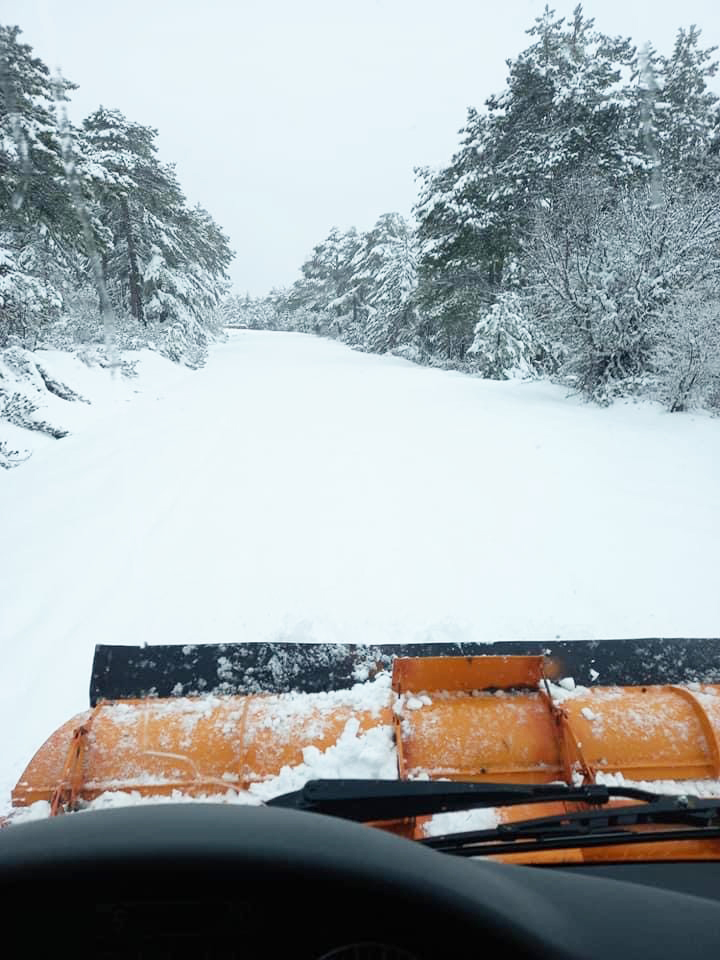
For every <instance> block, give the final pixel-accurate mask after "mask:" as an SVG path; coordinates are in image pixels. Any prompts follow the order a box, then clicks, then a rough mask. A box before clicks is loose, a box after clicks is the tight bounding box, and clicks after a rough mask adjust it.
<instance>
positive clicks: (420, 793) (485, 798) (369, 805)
mask: <svg viewBox="0 0 720 960" xmlns="http://www.w3.org/2000/svg"><path fill="white" fill-rule="evenodd" d="M611 797H627V798H629V799H633V800H645V801H654V800H656V799H657V797H658V795H657V794H655V793H650V792H649V791H647V790H639V789H635V788H634V787H604V786H599V785H596V784H591V785H588V786H580V787H571V786H568V784H565V783H541V784H517V783H464V782H457V781H446V780H443V781H440V780H310V781H308V782H307V783H306V784H305V786H304V787H303V788H302V789H301V790H296V791H294V792H292V793H284V794H283V795H282V796H279V797H274V798H273V799H272V800H268V801H267V805H268V806H274V807H290V808H292V809H295V810H308V811H310V812H312V813H325V814H329V815H330V816H333V817H342V818H343V819H344V820H357V821H360V822H365V823H367V822H369V821H376V820H400V819H402V818H403V817H417V816H422V815H424V814H433V813H448V812H450V811H454V810H473V809H479V808H483V807H507V806H513V805H515V804H523V803H550V802H553V801H559V802H563V801H566V802H569V803H589V804H592V805H594V806H599V805H602V804H606V803H608V802H609V800H610V798H611Z"/></svg>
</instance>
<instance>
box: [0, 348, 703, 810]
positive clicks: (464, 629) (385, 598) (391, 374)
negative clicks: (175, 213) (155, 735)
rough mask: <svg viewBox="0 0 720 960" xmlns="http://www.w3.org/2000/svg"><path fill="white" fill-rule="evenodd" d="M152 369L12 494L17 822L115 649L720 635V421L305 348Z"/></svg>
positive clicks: (6, 617) (8, 533) (8, 596)
mask: <svg viewBox="0 0 720 960" xmlns="http://www.w3.org/2000/svg"><path fill="white" fill-rule="evenodd" d="M48 363H50V359H49V360H48ZM150 366H152V375H151V374H150V373H149V372H148V373H146V374H145V375H144V376H143V375H141V376H140V378H139V379H138V380H137V381H134V382H132V389H131V388H129V387H128V388H127V390H126V394H127V396H123V397H121V398H118V396H117V395H116V393H117V391H116V392H115V393H113V397H112V402H110V401H109V400H107V399H106V401H105V406H103V403H102V402H100V401H98V403H97V404H95V406H94V407H93V410H92V416H90V415H88V416H87V418H86V420H83V419H82V417H80V416H79V414H78V415H77V426H76V427H74V429H73V433H72V435H71V436H69V437H68V438H66V439H64V440H61V441H52V442H49V443H48V444H46V445H45V446H44V447H43V449H41V450H39V451H38V452H36V454H35V456H34V457H33V458H32V459H31V460H30V461H29V462H28V463H26V464H24V465H22V466H21V467H19V468H18V469H16V470H13V471H9V472H2V474H1V475H0V531H1V535H2V550H1V551H0V642H1V649H0V676H1V679H0V731H1V732H0V813H1V812H2V808H3V806H4V803H5V800H6V797H7V790H8V789H9V787H10V786H11V784H12V783H13V782H14V780H15V778H16V777H17V775H18V774H19V772H20V770H21V769H22V766H23V764H24V762H26V761H27V760H28V759H29V758H30V756H31V754H32V752H33V751H34V749H35V748H36V747H37V746H38V745H39V743H40V742H41V741H42V740H43V739H44V738H45V736H47V735H48V734H49V733H50V732H51V730H52V729H54V728H55V727H56V726H58V725H59V724H60V723H61V722H62V721H64V720H65V719H67V718H68V717H69V716H71V715H72V714H73V713H76V712H78V711H79V710H82V709H83V708H84V707H85V706H86V705H87V687H88V682H89V675H90V664H91V660H92V650H93V646H94V644H95V643H96V642H104V643H143V642H147V643H149V644H153V643H186V642H203V641H215V642H217V641H233V640H255V639H257V640H272V639H284V640H319V641H333V640H336V641H357V642H373V641H377V642H390V641H396V642H410V641H415V640H418V641H420V640H431V639H432V640H468V641H471V640H491V639H511V638H552V637H556V636H560V637H563V638H570V639H572V638H581V637H599V636H606V637H617V636H670V635H675V636H686V637H689V636H708V635H714V636H717V635H718V634H720V590H719V589H718V583H720V561H719V560H718V544H719V543H720V421H718V420H717V419H712V418H711V417H709V416H707V415H705V414H692V415H669V414H667V413H664V412H663V411H662V410H660V409H659V408H658V407H656V406H654V405H650V404H629V403H621V404H617V405H615V406H614V407H612V408H610V409H607V410H604V409H599V408H596V407H592V406H589V405H587V404H584V403H582V402H581V401H579V400H577V399H568V398H567V397H566V395H565V391H563V390H562V389H561V388H558V387H555V386H552V385H549V384H545V383H519V382H509V383H494V382H487V381H482V380H479V379H475V378H472V377H467V376H462V375H460V374H454V373H448V372H442V371H437V370H430V369H426V368H421V367H417V366H414V365H412V364H410V363H407V362H405V361H403V360H400V359H397V358H391V357H374V356H368V355H363V354H360V353H354V352H352V351H350V350H349V349H347V348H346V347H344V346H342V345H340V344H338V343H334V342H329V341H324V340H318V339H314V338H310V337H304V336H302V335H299V334H278V333H249V332H240V333H233V334H231V336H230V340H229V342H228V343H225V344H220V345H217V346H215V347H214V348H213V350H212V352H211V357H210V360H209V362H208V364H207V366H206V367H205V368H204V369H202V370H200V371H197V372H192V371H187V370H182V369H180V368H177V367H173V366H172V365H170V364H169V363H165V362H164V361H162V362H161V361H159V360H158V361H157V363H154V364H150ZM102 375H103V376H109V375H108V374H106V373H103V374H102ZM71 385H72V383H71ZM130 398H131V402H129V403H126V402H124V401H125V400H126V399H130ZM62 403H63V401H57V404H62ZM70 406H77V405H69V406H68V409H69V408H70ZM83 416H84V414H83Z"/></svg>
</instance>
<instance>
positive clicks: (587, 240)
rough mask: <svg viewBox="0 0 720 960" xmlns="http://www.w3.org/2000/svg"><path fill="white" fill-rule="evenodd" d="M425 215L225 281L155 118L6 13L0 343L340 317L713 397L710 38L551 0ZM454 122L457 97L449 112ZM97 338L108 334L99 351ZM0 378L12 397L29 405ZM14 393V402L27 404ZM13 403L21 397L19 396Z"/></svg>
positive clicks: (363, 329) (506, 368) (718, 389)
mask: <svg viewBox="0 0 720 960" xmlns="http://www.w3.org/2000/svg"><path fill="white" fill-rule="evenodd" d="M527 34H528V37H529V45H528V46H527V48H526V49H525V50H523V51H522V52H521V53H520V54H519V55H518V56H517V57H515V58H514V59H511V60H508V61H507V79H506V85H505V87H504V89H503V90H501V91H500V92H498V93H496V94H493V95H491V96H489V97H488V98H487V99H486V101H485V102H484V104H482V106H478V107H475V106H473V107H470V108H469V109H468V111H467V116H466V119H465V122H464V126H463V127H462V129H461V130H460V132H459V143H458V145H457V149H456V152H455V153H454V155H453V156H452V157H451V158H450V159H449V162H448V163H447V165H446V166H444V167H441V168H440V169H427V168H418V169H416V179H417V199H416V202H415V205H414V208H413V210H412V214H411V216H403V215H401V214H400V213H397V212H389V213H386V214H383V215H382V216H380V217H378V218H377V222H376V223H375V225H374V226H373V227H372V228H371V229H370V230H368V231H366V232H361V231H358V230H356V229H355V228H349V229H340V228H337V227H336V228H333V229H332V230H330V232H329V233H328V235H327V236H326V237H325V238H324V239H322V240H320V241H319V242H318V243H317V245H316V246H315V247H314V249H313V250H312V251H311V252H310V254H309V256H308V258H307V260H306V261H305V263H303V264H302V265H301V266H300V270H299V278H298V279H297V281H296V282H295V283H294V284H292V285H291V286H290V287H289V288H282V289H280V288H278V289H274V290H273V291H271V292H270V293H269V294H268V295H267V296H265V297H261V298H251V297H249V296H245V297H243V296H241V295H238V294H236V293H233V292H232V290H231V285H230V282H229V279H228V273H227V270H228V266H229V264H230V263H231V260H232V258H233V252H232V250H231V249H230V242H229V239H228V237H227V236H226V235H225V233H224V232H223V230H222V229H221V228H220V227H219V226H218V225H217V223H216V222H215V221H214V220H213V218H212V217H211V216H210V214H209V213H208V212H207V211H206V210H204V209H203V208H202V207H199V206H190V205H189V204H188V202H187V200H186V198H185V196H184V193H183V190H182V188H181V186H180V184H179V182H178V178H177V175H176V172H175V169H174V167H173V166H172V165H171V164H167V163H163V162H161V160H160V159H159V157H158V150H157V136H158V134H157V130H155V129H154V128H151V127H147V126H143V125H141V124H139V123H136V122H133V121H132V120H131V119H128V118H127V117H125V116H124V115H123V114H122V113H121V112H120V111H119V110H117V109H110V108H105V107H99V108H98V109H97V110H96V111H95V112H94V113H92V114H91V115H90V116H88V117H86V118H85V119H84V120H83V121H82V122H81V123H80V124H73V123H71V122H70V121H69V119H68V116H67V111H66V105H67V102H68V99H69V97H70V96H71V94H72V91H73V89H74V85H73V84H72V82H70V81H69V80H66V79H64V78H62V77H59V76H58V77H53V76H52V75H51V73H50V71H49V70H48V68H47V66H46V65H45V64H44V63H43V62H42V61H41V60H40V59H38V58H37V57H35V56H34V54H33V51H32V48H31V47H30V46H28V45H27V44H24V43H23V42H22V41H21V31H20V29H19V28H18V27H0V351H2V353H3V356H4V358H5V360H6V362H11V363H12V361H13V356H15V359H16V361H17V362H16V366H17V364H18V363H20V360H18V358H17V356H16V354H13V351H18V350H21V351H22V350H34V349H37V348H39V347H47V346H52V347H55V348H60V349H68V350H71V349H76V348H77V347H78V345H79V344H95V345H96V347H97V351H98V355H100V354H103V356H104V362H107V363H109V364H112V363H113V362H114V361H113V359H112V357H113V355H114V353H113V352H114V351H118V350H120V351H121V350H126V349H133V348H137V347H140V346H149V347H151V348H153V349H157V350H159V351H160V352H161V353H163V354H164V355H165V356H167V357H169V358H170V359H172V360H175V361H178V362H182V363H185V364H188V365H189V366H200V365H202V363H203V362H204V358H205V355H206V352H207V345H208V342H209V341H210V340H211V339H212V338H214V337H217V336H222V330H223V328H224V327H225V326H227V325H231V326H241V327H248V328H252V329H274V330H291V331H301V332H305V333H314V334H318V335H321V336H327V337H335V338H337V339H339V340H341V341H343V342H344V343H346V344H348V345H349V346H351V347H353V348H355V349H359V350H365V351H372V352H376V353H386V352H391V353H394V354H397V355H399V356H403V357H405V358H407V359H409V360H412V361H414V362H417V363H422V364H430V365H435V366H440V367H444V368H449V369H455V370H462V371H465V372H468V373H471V374H474V375H476V376H482V377H486V378H492V379H497V380H502V379H508V378H511V377H546V378H550V379H552V380H554V381H555V382H558V383H562V384H564V385H566V386H567V387H568V388H569V389H570V390H571V392H574V393H578V394H580V395H582V396H584V397H587V398H588V399H591V400H593V401H596V402H598V403H608V402H611V401H612V400H613V399H614V398H616V397H621V396H643V397H648V398H651V399H654V400H657V401H659V402H661V403H662V404H663V405H664V406H665V407H666V408H667V409H668V410H670V411H674V412H677V411H684V410H688V409H691V408H693V407H704V408H706V409H720V98H718V96H717V95H716V94H715V93H714V92H713V89H712V86H713V78H714V77H715V76H716V72H717V61H716V60H715V58H714V54H715V48H706V47H704V45H703V43H702V38H701V31H700V30H699V29H698V28H697V27H695V26H691V27H689V28H687V29H685V28H681V29H679V30H678V32H677V35H676V39H675V43H674V46H673V48H672V50H670V51H668V52H665V53H663V52H660V51H658V50H655V49H653V48H652V47H650V46H644V47H642V48H638V47H637V46H635V45H634V44H633V42H632V41H631V40H630V39H628V38H619V37H612V36H608V35H605V34H604V33H602V32H600V31H599V30H598V28H597V27H596V26H595V21H594V20H593V19H591V18H588V17H587V16H586V15H585V13H584V12H583V9H582V7H580V6H578V7H577V8H576V9H575V11H574V13H573V15H572V16H571V17H569V18H563V17H559V16H557V15H556V14H555V13H554V12H553V11H552V10H550V9H549V8H546V10H545V13H544V14H543V15H542V16H541V17H539V18H537V19H536V20H535V22H534V24H533V25H532V26H531V27H530V29H529V30H528V31H527ZM459 119H460V118H459ZM103 351H104V353H103ZM11 401H12V396H11V395H10V394H9V393H8V391H7V390H5V391H4V392H3V389H2V385H0V405H2V404H3V403H4V407H3V408H2V409H0V416H5V417H6V419H7V418H8V417H10V415H11V414H12V415H13V416H15V419H17V416H18V415H19V414H18V411H17V410H15V409H14V407H12V404H11ZM16 405H17V404H16ZM13 411H14V413H13Z"/></svg>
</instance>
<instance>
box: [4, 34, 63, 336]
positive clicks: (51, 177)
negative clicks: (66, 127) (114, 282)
mask: <svg viewBox="0 0 720 960" xmlns="http://www.w3.org/2000/svg"><path fill="white" fill-rule="evenodd" d="M20 33H21V31H20V29H19V28H18V27H3V26H0V171H1V173H2V175H1V176H0V309H1V312H2V321H1V322H0V346H2V345H3V344H6V343H7V342H8V341H9V340H10V339H11V338H15V339H17V340H18V342H22V343H24V344H26V345H29V346H34V344H35V342H36V340H37V337H38V336H39V335H40V333H41V331H42V330H43V328H45V327H46V326H47V324H48V323H50V322H52V320H54V319H55V318H56V317H57V316H58V315H59V312H60V309H61V307H62V302H63V301H62V294H63V287H64V285H65V283H66V281H67V280H69V279H70V277H71V275H72V271H73V268H74V264H75V260H76V256H77V253H78V247H79V245H78V235H79V229H78V221H77V217H76V215H75V211H74V208H73V205H72V202H71V197H70V193H69V190H68V185H67V181H66V178H65V175H64V170H63V164H62V149H61V143H60V135H59V131H58V126H57V121H56V116H55V111H54V104H55V100H56V99H60V100H63V99H67V95H68V92H69V91H70V90H72V89H73V84H71V83H69V82H67V81H58V82H55V83H53V81H52V79H51V77H50V73H49V71H48V69H47V67H46V66H45V64H44V63H43V62H42V61H41V60H39V59H38V58H37V57H34V56H33V55H32V48H31V47H30V46H28V45H27V44H24V43H22V42H21V41H20V39H19V36H20Z"/></svg>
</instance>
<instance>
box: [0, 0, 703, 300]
mask: <svg viewBox="0 0 720 960" xmlns="http://www.w3.org/2000/svg"><path fill="white" fill-rule="evenodd" d="M544 6H545V0H492V2H483V0H235V2H232V0H122V2H117V0H0V22H2V23H4V24H6V25H7V24H17V25H18V26H20V27H21V29H22V30H23V34H24V36H23V39H24V41H25V42H26V43H29V44H31V45H32V46H33V47H34V48H35V51H36V53H37V54H38V55H39V56H40V57H42V59H43V60H44V61H45V62H46V63H47V64H48V66H50V67H51V68H53V69H54V68H56V67H59V68H60V69H61V70H62V72H63V74H64V75H65V76H66V77H67V78H68V79H70V80H72V81H74V82H75V83H77V84H79V89H78V90H77V91H76V93H75V94H74V96H73V106H72V108H71V116H72V118H73V119H75V120H80V119H81V118H82V117H83V116H85V115H87V114H88V113H90V112H91V111H92V110H94V109H95V108H96V107H97V106H98V105H100V104H102V105H104V106H106V107H117V108H118V109H120V110H121V111H122V112H123V113H125V114H126V116H128V117H129V118H131V119H132V120H135V121H138V122H140V123H143V124H147V125H149V126H153V127H156V128H157V129H158V130H159V147H160V155H161V157H162V159H163V160H166V161H171V162H174V163H175V164H176V166H177V171H178V175H179V178H180V182H181V184H182V186H183V188H184V190H185V192H186V194H187V196H188V199H189V200H190V201H191V202H193V203H196V202H198V203H201V204H202V205H203V206H205V207H206V208H207V209H208V210H209V211H210V213H211V214H212V215H213V217H214V218H215V219H216V220H217V221H218V223H220V224H221V225H222V227H223V228H224V229H225V231H226V232H227V233H228V234H229V236H230V239H231V242H232V246H233V248H234V250H235V251H236V253H237V257H236V260H235V262H234V264H233V267H232V269H231V272H232V278H233V281H234V283H235V286H236V289H237V290H238V291H239V292H241V293H245V292H246V291H249V292H250V293H251V294H253V295H258V294H262V293H265V292H267V291H268V290H269V289H270V288H271V287H273V286H285V285H288V284H290V283H292V281H293V280H294V279H295V278H296V277H297V275H298V270H299V267H300V265H301V263H302V262H303V260H305V259H306V258H307V256H308V254H309V253H310V251H311V250H312V248H313V246H314V245H315V244H316V243H318V242H319V241H320V240H322V239H323V237H324V236H325V235H326V234H327V233H328V232H329V230H330V229H331V228H332V227H333V226H338V227H340V228H343V229H344V228H347V227H350V226H356V227H358V229H360V230H365V229H368V228H369V227H371V226H372V224H373V223H374V222H375V220H376V219H377V218H378V216H379V215H380V214H382V213H386V212H390V211H395V210H397V211H399V212H400V213H403V214H405V215H408V214H409V213H410V210H411V207H412V204H413V201H414V199H415V193H416V187H415V178H414V172H413V171H414V168H415V167H416V166H428V165H429V166H438V165H440V164H444V163H446V162H447V161H448V160H449V159H450V156H451V155H452V153H453V151H454V150H455V148H456V146H457V143H458V135H457V132H458V130H459V128H460V127H461V126H462V124H463V121H464V118H465V112H466V108H467V107H468V106H469V105H476V106H481V105H482V103H483V101H484V100H485V98H486V97H487V96H488V95H489V94H490V93H493V92H495V91H498V90H500V89H502V87H503V85H504V81H505V76H506V66H505V60H506V59H507V58H509V57H515V56H516V55H517V54H518V53H519V52H520V51H521V50H522V49H524V48H525V47H526V46H527V45H528V42H529V38H528V37H526V35H525V32H524V31H525V30H527V29H528V28H529V27H530V26H532V22H533V19H534V18H535V17H536V16H538V15H539V14H540V13H541V11H542V9H543V8H544ZM550 6H551V8H554V9H555V10H556V11H557V12H558V13H560V14H563V15H569V14H570V13H571V11H572V9H573V7H574V6H575V0H572V2H556V3H551V4H550ZM584 10H585V13H586V14H587V15H588V16H594V17H595V20H596V25H597V27H598V28H599V29H601V30H603V31H604V32H606V33H610V34H621V35H623V36H630V37H631V38H632V39H633V40H634V41H635V42H636V43H637V44H642V43H645V42H647V41H650V42H652V43H653V44H654V45H655V46H656V47H657V48H658V49H659V50H661V51H662V52H669V51H670V49H671V47H672V43H673V40H674V36H675V33H676V31H677V28H678V27H680V26H684V27H687V26H690V25H691V24H693V23H695V24H697V25H698V26H699V27H700V28H701V29H702V31H703V39H704V43H705V45H707V46H710V45H716V44H717V45H720V12H719V11H720V3H719V2H718V0H682V2H667V0H654V2H653V0H591V2H588V3H586V4H584ZM715 87H716V89H718V90H719V91H720V82H716V84H715Z"/></svg>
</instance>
